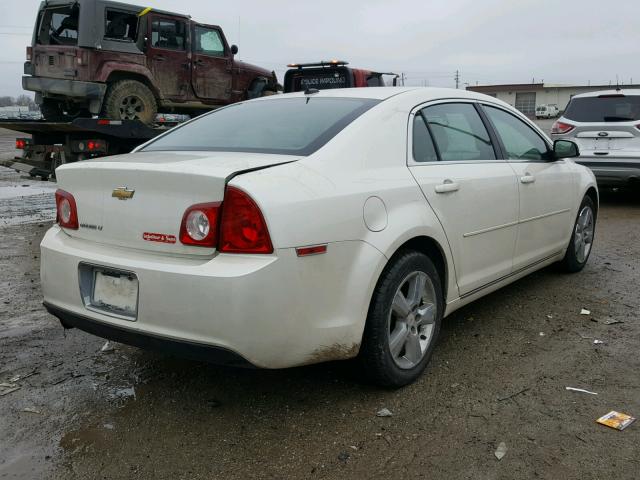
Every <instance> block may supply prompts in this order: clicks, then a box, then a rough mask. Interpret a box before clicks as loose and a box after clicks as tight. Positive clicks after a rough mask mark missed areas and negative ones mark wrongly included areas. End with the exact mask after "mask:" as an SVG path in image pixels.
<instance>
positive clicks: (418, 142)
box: [413, 113, 438, 162]
mask: <svg viewBox="0 0 640 480" xmlns="http://www.w3.org/2000/svg"><path fill="white" fill-rule="evenodd" d="M413 159H414V160H415V161H416V162H437V161H438V154H437V153H436V148H435V146H434V145H433V139H432V138H431V134H430V133H429V129H428V128H427V124H426V122H425V121H424V118H423V117H422V115H421V114H420V113H418V114H417V115H416V116H415V117H414V119H413Z"/></svg>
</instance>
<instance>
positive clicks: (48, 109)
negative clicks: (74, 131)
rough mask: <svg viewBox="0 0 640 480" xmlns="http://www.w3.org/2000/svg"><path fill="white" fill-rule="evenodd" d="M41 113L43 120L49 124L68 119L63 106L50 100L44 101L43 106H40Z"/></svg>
mask: <svg viewBox="0 0 640 480" xmlns="http://www.w3.org/2000/svg"><path fill="white" fill-rule="evenodd" d="M40 113H41V114H42V118H44V119H45V120H46V121H47V122H63V121H65V120H66V119H67V117H66V116H65V114H64V112H63V111H62V105H61V104H60V103H59V102H56V101H55V100H51V99H49V98H46V99H44V100H43V101H42V104H41V105H40Z"/></svg>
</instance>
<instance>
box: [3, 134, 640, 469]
mask: <svg viewBox="0 0 640 480" xmlns="http://www.w3.org/2000/svg"><path fill="white" fill-rule="evenodd" d="M543 128H545V129H546V130H548V128H547V127H546V126H545V125H543ZM0 139H2V132H0ZM1 143H2V142H1V141H0V144H1ZM5 143H6V144H7V145H9V144H10V142H5ZM22 185H28V187H23V186H22ZM54 188H55V185H54V184H50V183H43V182H34V181H31V180H26V181H25V180H24V179H22V178H20V177H19V176H18V175H17V174H14V173H12V172H11V171H9V170H6V169H2V168H0V252H1V253H0V270H1V271H2V272H3V274H2V276H1V277H0V383H3V382H5V383H11V384H14V385H16V386H18V387H20V388H19V389H18V390H15V391H13V392H12V393H8V394H6V395H3V396H0V432H2V433H1V435H0V478H1V479H5V478H7V479H14V478H29V479H30V478H38V479H39V478H52V479H94V478H108V479H125V478H126V479H129V478H141V479H165V478H166V479H199V478H203V479H204V478H207V479H211V478H227V479H236V478H237V479H248V478H318V479H343V478H380V479H383V478H390V477H393V478H429V479H447V480H455V479H469V478H474V479H505V480H507V479H530V478H548V479H557V478H563V479H564V480H568V479H583V480H584V479H602V478H616V479H637V478H638V473H637V472H638V470H639V468H640V455H639V449H638V445H640V423H639V424H634V425H631V426H630V427H629V428H628V429H627V430H625V431H623V432H618V431H615V430H612V429H608V428H606V427H603V426H601V425H598V424H596V423H595V419H596V418H598V417H600V416H601V415H603V414H605V413H607V412H609V411H610V410H618V411H622V412H626V413H629V414H632V415H635V416H640V377H639V376H638V372H639V371H640V357H638V354H637V352H638V345H639V344H640V322H639V315H640V290H639V289H638V283H639V275H640V261H639V260H638V259H639V258H640V228H639V222H640V197H639V196H638V195H632V194H616V193H606V194H604V197H603V199H602V205H601V211H600V215H599V218H598V221H599V223H598V228H597V235H596V242H595V247H594V251H593V254H592V256H591V259H590V262H589V264H588V266H587V267H586V269H585V270H584V271H583V272H581V273H579V274H575V275H564V274H560V273H557V272H556V271H555V270H554V269H552V268H549V269H545V270H543V271H540V272H538V273H535V274H533V275H530V276H529V277H527V278H525V279H522V280H520V281H518V282H517V283H515V284H513V285H511V286H509V287H507V288H504V289H502V290H500V291H498V292H496V293H494V294H492V295H489V296H488V297H485V298H484V299H482V300H479V301H477V302H475V303H473V304H471V305H469V306H467V307H465V308H464V309H462V310H460V311H458V312H456V313H455V314H453V315H452V316H451V317H449V318H448V319H447V320H446V321H445V322H444V326H443V331H442V335H441V338H440V342H439V345H438V347H437V348H436V350H435V354H434V357H433V360H432V362H431V365H430V367H429V369H428V371H427V373H426V374H425V375H424V376H423V377H422V378H421V379H420V380H419V381H418V382H417V383H415V384H414V385H411V386H409V387H406V388H404V389H401V390H398V391H384V390H378V389H375V388H373V387H371V386H369V385H367V384H364V383H362V382H361V381H360V380H359V378H358V377H357V375H356V374H355V373H354V372H353V371H352V367H351V365H350V364H349V363H333V364H326V365H317V366H312V367H305V368H299V369H292V370H284V371H261V370H234V369H228V368H220V367H215V366H210V365H206V364H202V363H195V362H189V361H184V360H180V359H174V358H170V357H165V356H162V355H159V354H154V353H150V352H145V351H141V350H137V349H135V348H131V347H128V346H124V345H119V344H113V345H111V346H110V347H111V348H109V349H107V351H104V352H103V351H101V348H102V347H103V345H104V343H105V342H104V340H101V339H99V338H96V337H93V336H91V335H88V334H85V333H83V332H79V331H75V330H71V331H68V332H67V333H66V334H65V333H64V332H63V329H62V328H61V327H60V325H59V323H58V322H57V320H56V319H55V318H53V317H51V316H50V315H48V314H47V313H46V312H45V311H44V310H43V309H42V306H41V293H40V285H39V273H38V269H39V250H38V244H39V242H40V239H41V238H42V235H43V234H44V232H45V230H46V229H47V227H48V226H49V225H50V224H51V221H52V212H53V210H52V191H53V189H54ZM41 190H43V191H41ZM25 194H29V195H26V196H25ZM16 217H19V218H18V220H16ZM61 281H64V279H61ZM582 308H586V309H588V310H590V311H591V314H590V315H580V310H581V309H582ZM614 322H619V323H614ZM595 339H598V340H602V341H604V343H603V344H600V345H594V343H593V341H594V340H595ZM567 386H571V387H578V388H585V389H587V390H591V391H594V392H597V393H598V395H597V396H596V395H588V394H582V393H577V392H570V391H567V390H566V389H565V387H567ZM2 388H4V391H6V390H7V388H6V387H0V395H1V394H2V392H3V390H2ZM381 408H388V409H389V410H390V411H391V412H393V416H391V417H387V418H380V417H377V416H376V412H377V411H378V410H380V409H381ZM500 442H504V443H505V444H506V446H507V453H506V455H505V457H504V458H502V460H498V459H497V458H496V457H495V456H494V452H495V450H496V448H497V446H498V444H499V443H500Z"/></svg>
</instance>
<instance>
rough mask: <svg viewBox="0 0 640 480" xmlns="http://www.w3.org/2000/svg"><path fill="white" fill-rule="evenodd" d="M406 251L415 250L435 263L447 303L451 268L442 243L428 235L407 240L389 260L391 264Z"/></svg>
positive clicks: (443, 296)
mask: <svg viewBox="0 0 640 480" xmlns="http://www.w3.org/2000/svg"><path fill="white" fill-rule="evenodd" d="M406 250H415V251H417V252H420V253H423V254H425V255H426V256H427V257H429V259H430V260H431V261H432V262H433V265H434V266H435V267H436V271H437V272H438V275H439V276H440V283H441V285H442V298H443V299H444V301H445V304H446V302H447V293H448V282H449V275H450V272H449V267H448V264H447V257H446V254H445V253H444V249H443V248H442V246H441V245H440V243H439V242H438V241H437V240H435V239H434V238H432V237H429V236H426V235H420V236H415V237H413V238H410V239H409V240H406V241H405V242H404V243H403V244H402V245H400V246H399V247H398V248H397V249H396V251H395V252H394V253H393V255H392V256H391V257H390V258H389V262H387V264H389V263H391V262H392V261H393V259H394V258H395V257H396V256H397V255H398V254H399V253H401V252H403V251H406Z"/></svg>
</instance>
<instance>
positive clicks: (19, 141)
mask: <svg viewBox="0 0 640 480" xmlns="http://www.w3.org/2000/svg"><path fill="white" fill-rule="evenodd" d="M28 145H31V139H30V138H16V148H17V149H18V150H24V149H25V148H27V146H28Z"/></svg>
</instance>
